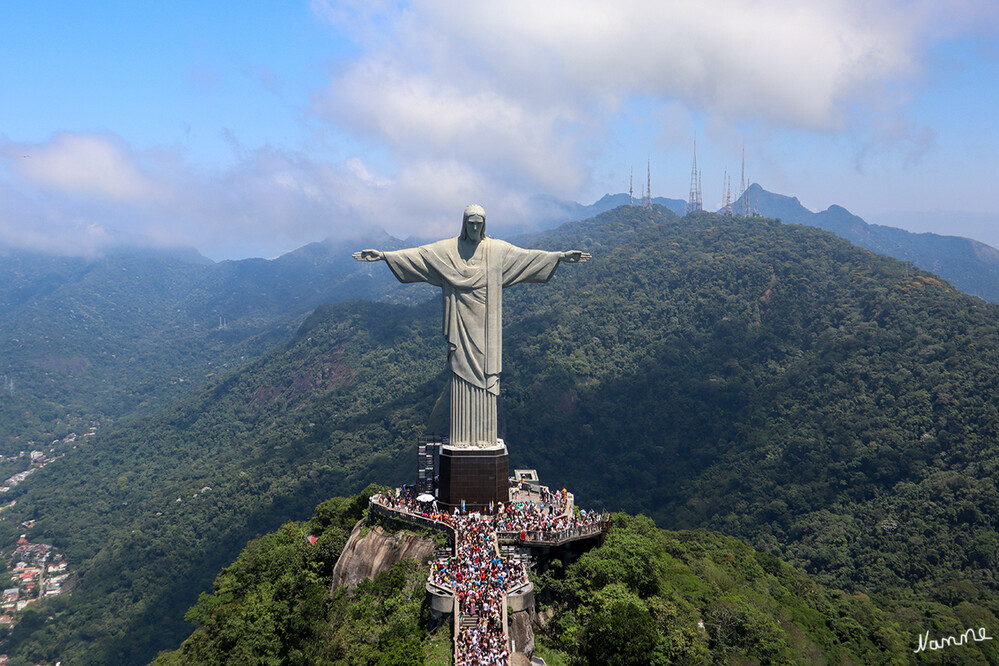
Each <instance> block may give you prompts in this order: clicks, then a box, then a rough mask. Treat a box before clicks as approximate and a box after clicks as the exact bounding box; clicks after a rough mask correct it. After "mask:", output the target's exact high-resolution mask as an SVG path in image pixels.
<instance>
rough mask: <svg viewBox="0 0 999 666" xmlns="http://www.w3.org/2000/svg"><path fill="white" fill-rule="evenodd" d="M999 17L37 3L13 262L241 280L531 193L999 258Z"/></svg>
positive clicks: (777, 8)
mask: <svg viewBox="0 0 999 666" xmlns="http://www.w3.org/2000/svg"><path fill="white" fill-rule="evenodd" d="M997 109H999V3H996V2H995V1H994V0H949V1H948V2H943V1H938V0H906V1H889V0H885V1H881V2H877V1H872V0H866V1H861V0H823V1H822V2H811V1H807V2H806V1H802V0H702V1H701V2H697V3H691V2H689V1H686V2H673V1H666V0H616V1H613V2H603V1H600V2H597V1H594V0H571V1H567V0H563V1H551V2H546V3H538V2H533V1H527V0H505V1H504V2H491V1H489V0H482V1H479V2H474V3H472V2H467V1H462V2H459V1H457V0H426V1H413V2H383V1H381V0H367V1H359V2H353V1H352V2H334V1H333V0H313V1H312V2H292V1H283V2H270V3H263V2H250V3H221V2H205V1H202V2H197V3H195V2H181V1H178V2H171V3H136V2H92V3H68V2H44V1H43V2H32V3H5V5H4V6H3V7H2V8H0V244H2V245H7V246H15V247H31V248H38V249H45V250H49V251H54V252H60V253H70V254H74V253H91V252H97V251H100V249H101V248H102V247H105V246H106V245H108V244H112V243H116V242H120V241H121V240H131V241H133V242H147V243H153V244H168V245H169V244H182V245H192V246H195V247H197V248H198V249H199V250H201V251H202V252H203V253H205V254H206V255H208V256H210V257H212V258H214V259H225V258H240V257H246V256H276V255H278V254H281V253H283V252H287V251H289V250H292V249H294V248H296V247H299V246H301V245H303V244H305V243H307V242H310V241H314V240H321V239H323V238H326V237H330V236H332V237H348V236H351V235H358V234H359V233H360V232H362V231H364V230H366V229H372V228H378V227H381V228H385V229H387V230H388V231H390V232H391V233H394V234H396V235H399V236H407V235H410V234H413V235H418V236H421V237H429V236H437V235H439V236H443V235H452V234H453V233H455V231H456V226H457V221H458V220H460V214H461V210H462V209H463V208H464V206H465V204H466V203H469V202H473V201H475V202H479V203H482V204H483V205H484V206H485V207H486V210H487V211H488V212H489V217H490V230H491V232H493V233H498V234H499V235H502V231H503V228H504V227H505V226H509V227H510V228H514V227H518V228H519V227H522V226H523V225H524V224H528V225H529V224H531V223H532V221H534V220H535V219H536V215H537V212H536V211H535V210H534V208H533V207H532V202H531V197H532V195H536V194H550V195H554V196H557V197H561V198H565V199H570V200H575V201H579V202H581V203H592V202H593V201H595V200H596V199H598V198H599V197H600V196H602V195H603V194H605V193H616V192H624V191H626V190H627V187H628V178H629V174H630V172H631V170H632V169H634V171H635V176H636V177H635V181H636V188H639V187H640V184H641V183H643V182H644V178H645V166H646V163H647V162H650V163H651V169H652V190H653V195H656V196H669V197H674V198H686V195H687V190H688V189H689V182H690V162H691V151H692V147H693V143H694V141H695V140H696V141H697V148H698V163H699V166H700V167H701V170H702V174H703V176H702V177H703V186H704V202H705V205H706V207H715V206H720V205H721V203H722V197H723V194H722V192H723V175H724V173H725V171H726V170H727V171H728V173H729V174H730V177H731V180H732V184H733V187H734V188H735V189H738V185H739V180H740V175H741V174H740V167H741V163H740V159H741V153H742V150H743V148H745V155H746V172H747V176H748V178H749V180H750V181H753V182H758V183H760V184H761V185H762V186H763V187H765V188H766V189H769V190H771V191H775V192H779V193H782V194H788V195H793V196H797V197H799V199H800V200H801V201H802V203H803V204H804V205H805V206H807V207H808V208H810V209H812V210H823V209H825V208H826V207H828V206H829V205H832V204H840V205H843V206H845V207H847V208H848V209H850V210H851V211H852V212H854V213H856V214H858V215H860V216H862V217H864V218H865V219H866V220H867V221H869V222H874V223H884V224H891V225H893V226H901V227H904V228H909V229H911V230H914V231H935V232H938V233H946V234H957V235H965V236H969V237H972V238H976V239H978V240H982V241H984V242H986V243H989V244H991V245H993V246H999V198H997V197H996V196H995V195H994V191H995V190H996V187H995V183H996V180H997V174H999V131H997V128H996V121H995V118H996V117H997Z"/></svg>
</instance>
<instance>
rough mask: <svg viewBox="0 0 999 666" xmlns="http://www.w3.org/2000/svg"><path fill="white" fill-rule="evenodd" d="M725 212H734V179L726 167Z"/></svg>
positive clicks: (729, 213) (727, 213) (728, 213)
mask: <svg viewBox="0 0 999 666" xmlns="http://www.w3.org/2000/svg"><path fill="white" fill-rule="evenodd" d="M724 180H725V214H726V215H731V214H732V179H731V178H730V177H729V175H728V169H725V176H724Z"/></svg>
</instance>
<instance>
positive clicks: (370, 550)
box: [330, 520, 434, 591]
mask: <svg viewBox="0 0 999 666" xmlns="http://www.w3.org/2000/svg"><path fill="white" fill-rule="evenodd" d="M362 535H363V536H362ZM433 555H434V541H433V539H428V538H426V537H420V536H416V535H415V534H410V533H408V532H396V533H394V534H387V533H386V532H385V530H383V529H382V528H381V527H380V526H378V525H376V526H374V527H370V528H367V527H366V526H365V523H364V521H363V520H361V521H359V522H358V523H357V524H356V525H354V529H353V530H352V531H351V533H350V538H349V539H348V540H347V545H346V546H344V548H343V552H342V553H341V554H340V558H339V559H338V560H337V562H336V566H335V567H334V568H333V583H332V585H331V587H330V590H331V591H335V590H336V589H337V588H339V587H341V586H343V585H347V586H348V587H349V588H351V589H353V588H354V587H356V586H357V584H358V583H360V582H361V581H362V580H364V579H365V578H374V577H375V576H377V575H378V574H380V573H381V572H382V571H387V570H388V569H390V568H392V565H393V564H395V563H396V562H400V561H402V560H404V559H406V558H413V559H416V560H420V561H424V562H425V561H427V560H429V559H430V558H432V557H433Z"/></svg>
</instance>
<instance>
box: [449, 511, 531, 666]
mask: <svg viewBox="0 0 999 666" xmlns="http://www.w3.org/2000/svg"><path fill="white" fill-rule="evenodd" d="M453 520H454V528H455V548H454V555H452V556H450V557H448V558H445V559H441V560H437V561H436V562H434V564H433V567H432V570H431V574H430V575H431V580H432V581H433V582H434V583H435V584H437V585H439V586H442V587H447V588H450V589H451V590H453V591H454V594H455V599H456V601H457V603H458V612H459V614H460V616H461V618H459V631H458V636H457V645H456V647H457V649H456V651H455V653H456V655H457V664H459V665H464V664H469V665H472V664H506V663H507V657H508V656H509V653H508V651H507V636H506V633H505V632H504V631H503V604H504V596H505V595H506V592H507V590H509V589H511V588H512V587H514V586H516V585H519V584H521V583H523V582H526V580H527V572H526V570H525V569H524V566H523V564H521V563H520V562H518V561H516V560H512V559H509V558H505V557H501V556H500V554H499V552H498V550H497V543H496V538H495V532H494V530H493V524H492V521H491V520H490V519H489V518H488V517H485V516H480V515H477V514H473V515H469V514H467V513H466V514H461V513H459V514H457V515H453ZM466 617H468V618H472V619H474V620H475V624H474V625H468V624H467V623H466V622H464V621H463V619H464V618H466Z"/></svg>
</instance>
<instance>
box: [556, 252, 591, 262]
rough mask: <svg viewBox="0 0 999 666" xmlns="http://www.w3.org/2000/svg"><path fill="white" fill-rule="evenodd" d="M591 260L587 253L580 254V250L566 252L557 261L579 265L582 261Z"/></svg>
mask: <svg viewBox="0 0 999 666" xmlns="http://www.w3.org/2000/svg"><path fill="white" fill-rule="evenodd" d="M592 258H593V255H591V254H590V253H589V252H581V251H580V250H569V251H568V252H563V253H562V255H561V256H560V257H559V261H565V262H567V263H570V264H581V263H583V262H584V261H589V260H590V259H592Z"/></svg>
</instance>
